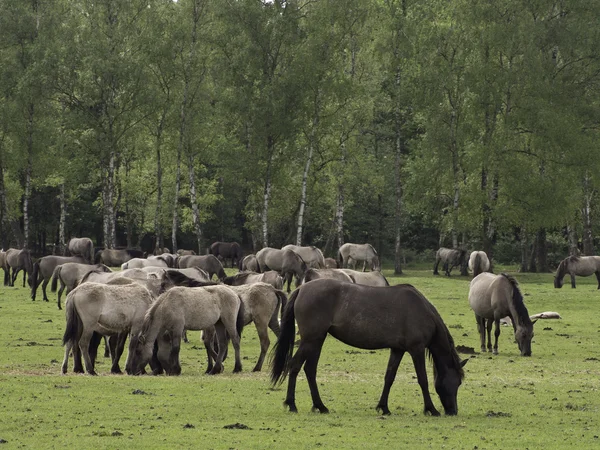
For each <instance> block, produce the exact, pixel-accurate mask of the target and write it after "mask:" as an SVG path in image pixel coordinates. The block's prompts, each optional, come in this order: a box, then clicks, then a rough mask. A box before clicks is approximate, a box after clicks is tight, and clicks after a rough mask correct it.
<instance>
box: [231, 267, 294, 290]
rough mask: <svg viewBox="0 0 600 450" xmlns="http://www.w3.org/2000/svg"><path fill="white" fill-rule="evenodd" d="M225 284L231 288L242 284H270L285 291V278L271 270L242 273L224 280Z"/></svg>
mask: <svg viewBox="0 0 600 450" xmlns="http://www.w3.org/2000/svg"><path fill="white" fill-rule="evenodd" d="M223 283H225V284H228V285H229V286H241V285H242V284H252V283H268V284H270V285H271V286H273V287H274V288H275V289H280V290H281V289H283V278H282V277H281V275H279V272H276V271H275V270H269V271H268V272H264V273H256V272H240V273H236V274H235V275H232V276H230V277H225V278H223Z"/></svg>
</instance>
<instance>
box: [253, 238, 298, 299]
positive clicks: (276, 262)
mask: <svg viewBox="0 0 600 450" xmlns="http://www.w3.org/2000/svg"><path fill="white" fill-rule="evenodd" d="M256 260H257V261H258V265H259V266H260V271H261V272H266V271H268V270H276V271H277V272H279V273H280V274H281V276H282V277H283V284H284V285H285V283H286V282H287V291H288V293H289V292H291V284H292V278H293V277H295V278H296V287H298V286H299V285H300V283H301V280H302V278H303V277H304V273H305V272H306V269H307V266H306V263H305V262H304V260H303V259H302V258H301V257H300V256H299V255H298V254H297V253H295V252H293V251H292V250H279V249H276V248H271V247H265V248H263V249H261V250H259V251H258V253H257V254H256Z"/></svg>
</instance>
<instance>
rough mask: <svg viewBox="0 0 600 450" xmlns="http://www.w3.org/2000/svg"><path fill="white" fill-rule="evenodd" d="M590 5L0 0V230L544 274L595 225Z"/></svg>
mask: <svg viewBox="0 0 600 450" xmlns="http://www.w3.org/2000/svg"><path fill="white" fill-rule="evenodd" d="M598 42H600V2H590V1H583V0H571V1H569V2H564V1H561V0H536V1H529V0H528V1H525V0H494V1H491V0H490V1H487V0H486V1H474V0H451V1H441V0H345V1H343V2H341V1H335V0H290V1H284V0H272V1H265V0H262V1H261V0H218V1H210V0H177V1H176V0H52V1H48V0H5V1H2V2H0V43H1V44H0V236H2V245H3V247H4V248H5V249H6V248H8V247H9V246H13V247H19V248H21V247H26V248H29V249H31V250H32V251H33V252H34V253H35V254H37V255H42V254H48V253H52V252H57V251H58V252H60V251H61V249H62V248H63V247H64V244H65V242H66V241H68V239H69V238H70V237H75V236H87V237H90V238H92V239H93V241H94V243H95V245H96V246H98V247H107V248H114V247H125V246H127V247H133V248H141V249H144V250H145V251H148V252H151V251H153V250H154V249H155V248H162V247H167V248H169V249H170V250H171V251H172V252H175V251H176V250H177V249H181V248H189V249H194V250H196V251H200V252H202V253H203V252H204V251H203V250H204V249H206V247H208V246H209V245H210V244H211V243H212V242H214V241H216V240H222V241H232V240H235V241H238V242H240V243H241V244H242V246H243V247H244V249H245V250H246V251H247V252H252V251H256V250H258V249H260V248H261V247H264V246H272V247H281V246H283V245H285V244H288V243H294V244H298V245H316V246H318V247H320V248H321V249H323V251H324V253H325V254H326V256H331V255H333V254H334V253H335V251H336V250H337V248H338V247H339V246H340V245H341V244H343V243H344V242H356V243H364V242H369V243H371V244H373V245H374V246H375V247H376V248H377V250H378V251H379V253H380V255H381V257H382V259H383V260H384V261H387V264H388V265H390V267H391V266H392V265H393V268H394V272H395V273H397V274H400V273H402V266H403V265H405V264H406V263H407V262H410V261H413V260H419V259H420V258H421V259H422V260H423V261H425V260H428V259H427V258H428V257H431V256H432V252H433V251H434V250H436V249H437V248H438V247H439V246H442V245H443V246H447V247H459V246H461V247H466V248H468V249H480V250H484V251H486V252H487V253H488V255H490V256H491V257H493V258H494V259H495V260H497V261H502V262H504V263H514V264H518V266H519V267H520V270H521V271H540V272H546V271H548V270H551V269H552V267H553V266H554V265H555V264H556V263H557V262H558V261H560V259H562V258H564V257H565V256H567V255H568V254H578V253H581V254H586V255H591V254H594V243H595V236H596V235H597V234H598V230H599V226H600V223H599V222H600V216H599V215H598V214H597V211H598V208H599V207H600V204H599V198H598V187H599V184H600V158H598V154H599V153H598V137H599V127H600V47H598Z"/></svg>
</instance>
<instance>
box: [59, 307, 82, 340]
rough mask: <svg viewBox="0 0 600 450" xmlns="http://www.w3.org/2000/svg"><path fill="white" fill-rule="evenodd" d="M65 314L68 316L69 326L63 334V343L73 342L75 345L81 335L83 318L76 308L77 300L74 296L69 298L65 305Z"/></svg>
mask: <svg viewBox="0 0 600 450" xmlns="http://www.w3.org/2000/svg"><path fill="white" fill-rule="evenodd" d="M65 316H66V317H67V326H66V327H65V334H64V335H63V345H67V344H68V343H69V342H72V343H73V345H76V343H77V337H78V336H79V327H80V324H81V320H80V319H79V314H77V310H76V309H75V302H74V301H73V298H67V302H66V305H65Z"/></svg>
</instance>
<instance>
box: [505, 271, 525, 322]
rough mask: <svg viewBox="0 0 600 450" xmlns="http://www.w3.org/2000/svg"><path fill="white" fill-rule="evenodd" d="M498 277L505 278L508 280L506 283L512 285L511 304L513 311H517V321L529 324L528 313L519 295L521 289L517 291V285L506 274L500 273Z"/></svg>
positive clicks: (513, 279) (521, 295)
mask: <svg viewBox="0 0 600 450" xmlns="http://www.w3.org/2000/svg"><path fill="white" fill-rule="evenodd" d="M500 275H501V276H503V277H504V278H506V279H507V280H508V282H509V283H510V284H512V287H513V295H512V302H513V306H514V307H515V309H516V311H517V315H518V318H519V320H521V321H522V322H523V323H525V324H527V323H530V322H531V319H530V318H529V312H528V311H527V308H526V307H525V303H523V294H522V293H521V289H519V283H518V282H517V280H516V279H515V278H514V277H513V276H511V275H508V274H506V273H501V274H500Z"/></svg>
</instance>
